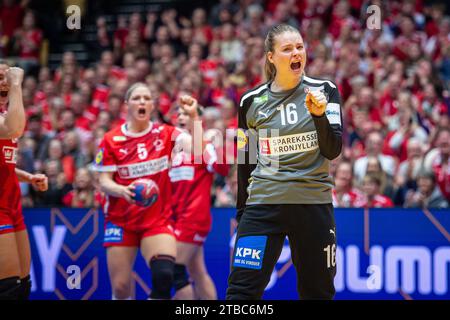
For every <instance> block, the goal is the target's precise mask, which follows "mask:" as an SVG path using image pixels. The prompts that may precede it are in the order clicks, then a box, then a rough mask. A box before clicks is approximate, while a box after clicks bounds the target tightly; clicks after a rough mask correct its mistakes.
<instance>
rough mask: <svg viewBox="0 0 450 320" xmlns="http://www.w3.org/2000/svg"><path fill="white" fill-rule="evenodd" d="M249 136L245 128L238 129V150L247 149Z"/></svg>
mask: <svg viewBox="0 0 450 320" xmlns="http://www.w3.org/2000/svg"><path fill="white" fill-rule="evenodd" d="M247 146H248V138H247V134H246V132H245V130H244V129H240V128H239V129H238V130H237V148H238V150H242V151H247Z"/></svg>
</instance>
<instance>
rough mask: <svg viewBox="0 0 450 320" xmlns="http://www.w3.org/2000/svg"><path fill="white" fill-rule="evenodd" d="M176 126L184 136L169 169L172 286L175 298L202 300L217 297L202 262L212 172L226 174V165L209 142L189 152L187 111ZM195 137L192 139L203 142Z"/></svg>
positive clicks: (190, 130)
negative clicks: (173, 261)
mask: <svg viewBox="0 0 450 320" xmlns="http://www.w3.org/2000/svg"><path fill="white" fill-rule="evenodd" d="M177 122H178V127H179V128H181V129H182V130H184V131H185V132H186V133H189V134H185V135H183V138H182V141H181V145H182V148H181V150H177V151H178V152H176V153H174V156H173V159H172V167H171V169H170V172H169V176H170V180H171V182H172V190H173V214H174V215H173V217H174V220H175V223H174V233H175V236H176V238H177V260H176V265H175V279H174V285H175V289H176V290H177V294H176V295H175V298H176V299H182V300H188V299H194V297H195V296H196V297H197V298H198V299H201V300H213V299H217V292H216V288H215V286H214V283H213V281H212V280H211V277H210V276H209V275H208V271H207V270H206V266H205V261H204V251H203V244H204V242H205V240H206V237H207V236H208V233H209V231H210V230H211V222H212V220H211V212H210V210H211V187H212V183H213V179H214V173H215V172H217V173H219V174H220V175H223V176H226V175H227V173H228V166H227V165H226V164H225V163H223V161H222V160H223V157H222V156H221V155H222V152H221V151H220V150H217V151H216V149H215V147H214V145H213V144H212V143H208V142H206V143H205V142H204V143H203V145H204V146H205V147H204V148H203V145H202V149H201V150H202V151H203V152H202V153H200V154H199V155H198V156H197V155H196V154H195V153H193V152H192V149H193V148H192V146H193V144H194V143H195V142H193V138H192V137H193V136H194V131H193V128H194V123H193V121H192V119H191V118H190V117H189V116H188V114H187V113H186V111H184V110H183V109H180V110H179V112H178V118H177ZM195 134H199V135H200V138H199V139H197V138H196V137H195V136H194V140H195V141H200V143H202V142H203V137H202V133H201V132H198V133H197V132H195ZM186 267H187V269H188V271H189V275H190V276H191V278H192V280H193V281H194V288H195V293H196V294H195V295H194V291H193V288H192V286H191V285H190V283H189V277H188V275H187V273H186Z"/></svg>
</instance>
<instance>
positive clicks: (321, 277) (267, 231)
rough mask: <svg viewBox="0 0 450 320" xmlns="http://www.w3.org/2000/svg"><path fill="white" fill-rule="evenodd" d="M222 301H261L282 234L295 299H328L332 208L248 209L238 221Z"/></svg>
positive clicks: (332, 249) (286, 206) (333, 252)
mask: <svg viewBox="0 0 450 320" xmlns="http://www.w3.org/2000/svg"><path fill="white" fill-rule="evenodd" d="M239 220H240V221H239V224H238V231H237V237H236V243H235V247H234V254H233V258H232V259H233V260H232V262H231V273H230V276H229V278H228V289H227V294H226V299H229V300H237V299H241V300H250V299H261V298H262V295H263V293H264V289H265V287H266V286H267V284H268V283H269V280H270V276H271V274H272V271H273V269H274V267H275V264H276V262H277V260H278V258H279V256H280V253H281V250H282V248H283V243H284V239H285V237H286V236H288V239H289V245H290V248H291V255H292V262H293V264H294V266H295V269H296V272H297V290H298V293H299V296H300V299H333V297H334V294H335V288H334V276H335V275H336V229H335V220H334V211H333V206H332V204H279V205H278V204H273V205H249V206H247V207H246V208H245V210H244V212H243V214H242V216H241V217H240V219H239Z"/></svg>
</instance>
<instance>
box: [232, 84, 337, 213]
mask: <svg viewBox="0 0 450 320" xmlns="http://www.w3.org/2000/svg"><path fill="white" fill-rule="evenodd" d="M314 90H321V91H322V92H324V94H325V96H326V97H327V101H328V104H327V107H326V112H325V114H324V115H323V116H322V117H315V116H312V115H311V114H310V113H309V112H308V110H307V109H306V106H305V98H306V95H307V93H308V91H314ZM341 147H342V116H341V107H340V96H339V92H338V88H337V86H336V85H335V84H334V83H333V82H331V81H329V80H323V79H317V78H311V77H307V76H303V77H302V80H301V81H300V83H299V85H298V86H297V87H295V88H294V89H292V90H289V91H285V92H272V91H271V90H270V84H269V83H265V84H263V85H261V86H259V87H257V88H255V89H253V90H251V91H248V92H247V93H245V94H244V95H243V96H242V98H241V101H240V104H239V131H238V200H237V202H238V203H237V208H238V214H239V211H242V210H243V208H244V207H245V205H251V204H289V203H293V204H320V203H331V202H332V198H331V188H332V178H331V177H330V175H329V160H332V159H334V158H336V157H337V156H338V155H339V153H340V152H341Z"/></svg>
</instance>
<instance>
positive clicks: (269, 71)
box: [264, 23, 300, 81]
mask: <svg viewBox="0 0 450 320" xmlns="http://www.w3.org/2000/svg"><path fill="white" fill-rule="evenodd" d="M284 32H296V33H298V34H300V31H298V29H297V28H295V27H293V26H291V25H288V24H284V23H283V24H278V25H275V26H273V27H272V28H271V29H270V30H269V32H268V33H267V36H266V39H265V40H264V51H265V53H266V62H265V64H264V75H265V76H266V80H267V81H272V80H273V79H274V78H275V75H276V74H277V69H276V68H275V66H274V65H273V63H271V62H270V61H269V59H268V58H267V53H269V52H273V51H274V45H275V37H276V36H278V35H280V34H282V33H284Z"/></svg>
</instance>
